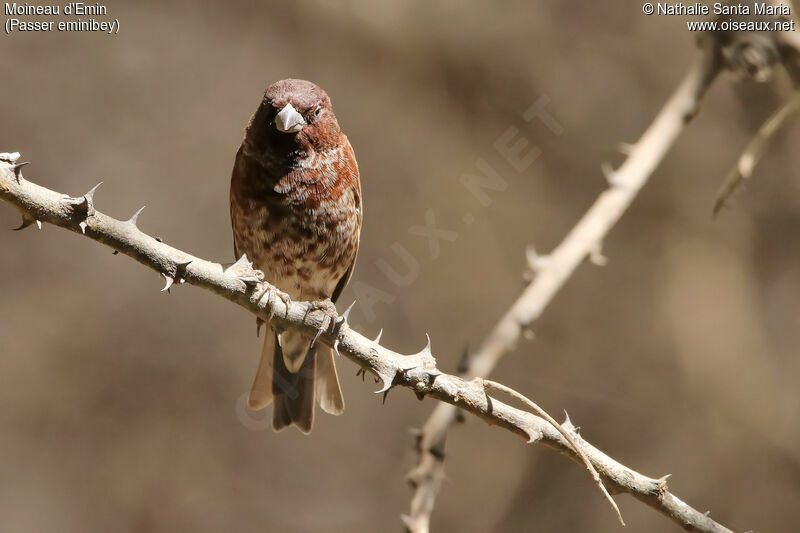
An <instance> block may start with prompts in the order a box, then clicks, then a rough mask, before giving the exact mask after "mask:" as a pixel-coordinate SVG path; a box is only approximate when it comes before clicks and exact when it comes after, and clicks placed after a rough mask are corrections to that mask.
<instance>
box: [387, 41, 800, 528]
mask: <svg viewBox="0 0 800 533" xmlns="http://www.w3.org/2000/svg"><path fill="white" fill-rule="evenodd" d="M698 44H699V47H700V53H699V54H698V57H697V59H696V60H695V64H694V65H693V66H692V68H691V69H690V71H689V73H688V74H687V75H686V77H685V78H684V80H683V82H682V83H681V85H680V86H679V87H678V89H677V90H676V91H675V93H674V94H673V96H672V97H671V98H670V100H669V101H668V102H667V103H666V104H665V105H664V107H663V109H662V110H661V112H660V113H659V115H658V116H657V117H656V118H655V120H654V121H653V123H652V124H651V125H650V127H649V128H648V129H647V130H646V131H645V133H644V134H643V135H642V137H641V139H639V141H638V142H637V143H636V144H635V145H633V146H631V147H627V149H626V153H627V154H628V157H627V159H626V160H625V162H624V163H623V165H622V166H621V167H620V168H619V169H618V170H616V171H615V170H613V169H612V168H610V166H604V167H603V171H604V173H605V175H606V178H607V179H608V182H609V188H608V189H606V190H605V191H604V192H603V193H602V194H601V195H600V196H599V197H598V198H597V200H596V201H595V203H594V204H593V205H592V206H591V208H590V209H589V210H588V211H587V212H586V214H585V215H584V216H583V218H581V220H580V221H578V223H577V224H576V225H575V227H574V228H573V229H572V231H571V232H570V233H569V234H568V235H567V236H566V237H565V238H564V240H563V241H562V242H561V244H560V245H559V246H558V247H557V248H556V249H555V250H553V252H552V253H551V254H549V255H548V256H546V257H540V256H538V255H537V254H536V253H535V252H534V251H533V250H529V252H528V262H529V264H530V268H531V270H532V271H533V273H534V274H535V277H534V279H533V281H532V282H531V283H530V284H529V285H528V286H527V287H526V289H525V290H524V291H523V293H522V294H521V295H520V296H519V298H518V299H517V300H516V301H515V302H514V304H513V305H512V306H511V308H510V309H509V311H508V312H506V314H505V315H503V317H502V318H501V319H500V321H499V322H498V323H497V324H496V325H495V326H494V328H493V329H492V330H491V332H490V333H489V335H488V336H487V337H486V339H485V340H484V341H483V344H482V345H481V347H480V348H479V350H478V351H477V352H476V353H475V354H473V355H471V356H470V357H469V358H468V359H467V364H466V366H465V368H464V369H463V372H462V373H463V375H464V376H465V377H468V378H484V377H486V376H488V375H490V374H491V372H492V371H493V370H494V368H495V367H496V366H497V364H498V363H499V361H500V360H501V359H502V358H503V357H504V356H505V355H506V354H508V353H509V352H511V351H513V350H514V348H515V347H516V345H517V343H518V341H519V340H520V338H521V337H522V336H523V334H525V333H526V332H527V331H529V330H530V329H529V328H530V327H531V325H532V323H533V322H534V321H535V320H536V319H538V318H539V316H540V315H541V313H542V312H543V311H544V309H545V308H546V307H547V305H548V304H549V303H550V301H551V300H552V299H553V297H554V296H555V294H556V293H557V292H558V291H559V290H560V288H561V287H562V286H563V285H564V283H566V281H567V280H568V279H569V278H570V276H571V275H572V273H573V272H574V271H575V269H576V268H577V267H578V266H579V265H580V264H581V263H582V262H583V260H584V259H586V258H587V257H588V258H590V259H591V260H592V262H594V263H597V264H603V263H604V261H605V258H603V256H602V254H601V253H600V250H601V249H602V240H603V238H604V237H605V235H607V234H608V232H609V231H610V230H611V228H612V227H613V226H614V224H616V222H617V221H618V220H619V219H620V217H621V216H622V215H623V214H624V213H625V211H626V210H627V208H628V207H629V206H630V204H631V202H632V201H633V200H634V199H635V197H636V195H637V194H638V192H639V190H640V189H641V188H642V187H643V186H644V185H645V183H646V182H647V180H648V178H649V177H650V175H651V174H652V173H653V171H654V170H655V169H656V167H657V166H658V165H659V163H660V162H661V160H662V159H663V158H664V156H665V155H666V154H667V152H668V151H669V149H670V148H671V147H672V144H673V143H674V142H675V140H676V139H677V138H678V136H679V135H680V133H681V132H682V130H683V128H684V126H685V125H686V124H687V123H688V122H689V121H690V120H691V119H692V118H693V117H694V116H695V115H696V113H697V111H698V107H699V104H700V100H701V99H702V97H703V96H704V95H705V93H706V91H707V89H708V88H709V86H710V85H711V83H712V82H713V81H714V79H715V78H716V77H717V75H718V74H719V73H720V72H721V71H722V69H723V68H725V69H728V70H732V71H737V72H740V73H742V74H745V75H748V76H750V77H752V78H754V79H756V80H759V81H765V80H766V79H768V78H769V76H770V75H771V73H772V70H773V67H774V66H775V65H782V66H783V67H784V68H785V69H786V71H787V73H788V74H789V76H790V78H791V79H792V81H793V82H794V85H795V87H796V88H800V37H798V36H797V35H796V33H795V32H775V33H771V34H751V33H744V34H740V35H736V36H733V37H732V36H731V35H726V34H705V35H703V36H702V37H701V38H700V40H699V43H698ZM798 90H800V89H798ZM798 101H799V100H798V96H797V93H795V94H794V95H793V96H792V98H791V99H790V100H789V101H788V102H787V103H786V104H785V105H784V106H783V107H782V108H781V109H780V110H779V111H777V112H776V113H775V115H773V116H772V117H771V118H770V119H769V120H768V121H767V122H766V123H765V125H764V126H762V128H761V130H760V131H759V134H758V135H757V137H756V139H754V140H753V142H752V143H751V144H750V146H749V147H748V149H747V150H746V151H745V153H744V154H743V155H742V157H741V158H740V161H739V164H738V165H737V167H736V168H735V169H734V170H733V171H732V172H731V174H730V175H729V177H728V179H727V180H726V182H725V185H724V186H723V188H722V190H721V193H720V195H719V197H718V200H717V202H716V204H715V207H714V212H715V213H716V212H718V211H719V209H721V207H722V206H723V205H724V203H725V202H726V200H727V199H728V198H729V197H730V196H731V195H732V194H733V192H734V191H735V190H736V188H737V187H738V186H739V184H740V183H741V182H742V181H743V180H744V179H745V178H747V177H749V175H750V171H752V167H753V166H754V165H755V164H756V162H757V161H758V158H759V157H760V155H761V153H762V151H763V148H764V146H765V145H766V143H767V142H768V141H769V140H770V139H771V137H772V136H773V135H774V133H775V131H776V130H777V129H778V128H779V126H780V125H781V124H782V122H783V121H784V120H785V119H786V118H787V117H788V116H789V115H791V114H792V113H794V112H795V111H797V109H798ZM458 417H459V411H458V408H457V407H455V406H453V405H447V404H439V405H437V406H436V407H435V408H434V410H433V412H432V413H431V415H430V416H429V417H428V419H427V420H426V422H425V423H424V425H423V426H422V429H420V430H416V431H415V436H416V451H417V454H418V458H417V464H416V466H415V467H414V468H413V469H412V470H411V471H410V472H409V473H408V475H407V476H406V477H407V480H408V481H409V483H410V484H411V486H412V488H413V490H414V495H413V497H412V500H411V510H410V512H409V514H407V515H403V516H402V519H403V522H404V523H405V526H406V528H407V530H408V531H410V532H411V533H427V532H428V531H429V529H430V518H431V514H432V513H433V508H434V505H435V502H436V495H437V493H438V492H439V489H440V488H441V484H442V480H443V479H444V457H445V445H446V441H447V434H448V431H449V429H450V428H451V427H452V426H453V424H454V423H455V422H456V421H457V420H458ZM645 501H647V500H645ZM648 503H649V504H650V505H652V506H653V507H655V508H656V509H658V510H659V511H661V512H662V513H663V514H665V515H666V516H668V517H669V518H671V519H672V520H674V521H676V522H678V523H679V524H680V525H681V526H683V527H684V528H686V529H688V530H696V531H727V529H725V528H724V527H723V526H721V525H720V524H717V523H716V522H714V521H713V520H711V519H710V518H708V516H707V515H704V514H700V513H698V512H696V511H695V510H693V509H691V508H688V510H687V506H684V505H683V504H681V505H675V503H676V501H675V500H673V499H671V498H665V499H663V500H661V502H660V504H655V505H654V502H652V501H648Z"/></svg>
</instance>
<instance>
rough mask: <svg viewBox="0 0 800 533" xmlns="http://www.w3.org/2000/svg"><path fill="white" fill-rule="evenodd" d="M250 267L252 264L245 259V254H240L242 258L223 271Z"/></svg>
mask: <svg viewBox="0 0 800 533" xmlns="http://www.w3.org/2000/svg"><path fill="white" fill-rule="evenodd" d="M252 265H253V263H251V262H250V260H249V259H247V254H242V257H240V258H239V259H237V260H236V262H235V263H234V264H232V265H231V266H229V267H228V268H226V269H225V271H228V270H231V269H233V268H244V267H251V266H252Z"/></svg>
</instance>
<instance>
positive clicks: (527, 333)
mask: <svg viewBox="0 0 800 533" xmlns="http://www.w3.org/2000/svg"><path fill="white" fill-rule="evenodd" d="M520 329H521V330H522V336H523V337H524V338H525V340H526V341H529V342H531V341H534V340H536V332H534V331H533V330H532V329H531V326H530V324H520Z"/></svg>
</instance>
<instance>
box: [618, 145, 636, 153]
mask: <svg viewBox="0 0 800 533" xmlns="http://www.w3.org/2000/svg"><path fill="white" fill-rule="evenodd" d="M634 146H635V145H633V144H631V143H619V145H618V146H617V149H618V150H619V151H620V153H621V154H625V155H631V153H632V152H633V148H634Z"/></svg>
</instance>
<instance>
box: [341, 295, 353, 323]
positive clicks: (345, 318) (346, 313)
mask: <svg viewBox="0 0 800 533" xmlns="http://www.w3.org/2000/svg"><path fill="white" fill-rule="evenodd" d="M355 305H356V301H355V300H353V303H351V304H350V307H348V308H347V309H345V310H344V313H342V315H341V317H340V318H341V319H342V324H345V323H347V318H348V317H349V316H350V311H352V310H353V306H355Z"/></svg>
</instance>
